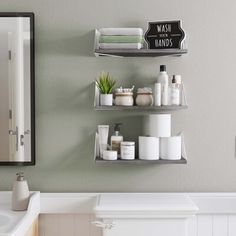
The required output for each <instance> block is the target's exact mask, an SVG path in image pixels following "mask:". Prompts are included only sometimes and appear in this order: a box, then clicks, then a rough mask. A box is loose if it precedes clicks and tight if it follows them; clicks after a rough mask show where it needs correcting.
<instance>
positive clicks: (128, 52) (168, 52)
mask: <svg viewBox="0 0 236 236" xmlns="http://www.w3.org/2000/svg"><path fill="white" fill-rule="evenodd" d="M99 37H100V32H99V30H97V29H95V36H94V55H95V56H97V57H99V56H108V57H162V56H181V55H183V54H186V53H187V52H188V50H187V49H186V48H183V49H172V48H170V49H147V48H142V49H100V48H99Z"/></svg>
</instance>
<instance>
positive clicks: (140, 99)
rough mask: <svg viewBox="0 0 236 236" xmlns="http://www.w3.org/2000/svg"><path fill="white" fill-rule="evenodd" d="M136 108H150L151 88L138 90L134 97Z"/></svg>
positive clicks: (151, 103)
mask: <svg viewBox="0 0 236 236" xmlns="http://www.w3.org/2000/svg"><path fill="white" fill-rule="evenodd" d="M136 105H137V106H152V105H153V95H152V89H151V88H139V89H138V91H137V97H136Z"/></svg>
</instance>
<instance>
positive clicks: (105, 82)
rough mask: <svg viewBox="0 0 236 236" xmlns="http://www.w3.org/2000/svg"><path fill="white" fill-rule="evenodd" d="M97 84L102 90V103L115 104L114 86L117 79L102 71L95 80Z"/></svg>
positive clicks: (103, 104) (105, 104)
mask: <svg viewBox="0 0 236 236" xmlns="http://www.w3.org/2000/svg"><path fill="white" fill-rule="evenodd" d="M95 83H96V86H97V87H98V89H99V91H100V105H101V106H112V104H113V88H114V86H115V84H116V81H115V80H114V79H113V78H112V77H111V76H110V74H109V73H106V72H104V71H103V72H102V73H101V74H100V75H99V77H98V79H97V80H96V81H95Z"/></svg>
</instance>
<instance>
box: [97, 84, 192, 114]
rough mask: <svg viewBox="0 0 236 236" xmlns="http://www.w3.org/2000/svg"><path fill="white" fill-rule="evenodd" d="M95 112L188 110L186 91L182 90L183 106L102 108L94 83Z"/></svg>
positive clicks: (114, 106)
mask: <svg viewBox="0 0 236 236" xmlns="http://www.w3.org/2000/svg"><path fill="white" fill-rule="evenodd" d="M94 87H95V88H94V91H95V94H94V110H96V111H130V112H149V113H165V112H171V111H178V110H184V109H187V108H188V105H187V99H186V96H185V92H184V90H182V101H181V105H167V106H136V105H134V106H116V105H113V106H101V105H100V103H99V96H100V92H99V90H98V88H97V86H96V84H95V83H94Z"/></svg>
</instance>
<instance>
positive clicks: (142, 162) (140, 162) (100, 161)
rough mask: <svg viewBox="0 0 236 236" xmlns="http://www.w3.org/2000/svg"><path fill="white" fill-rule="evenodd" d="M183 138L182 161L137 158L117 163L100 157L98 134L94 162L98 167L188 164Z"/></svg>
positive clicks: (118, 160) (119, 160) (96, 135)
mask: <svg viewBox="0 0 236 236" xmlns="http://www.w3.org/2000/svg"><path fill="white" fill-rule="evenodd" d="M181 136H182V144H181V149H182V154H181V156H182V157H181V159H180V160H164V159H159V160H141V159H139V158H138V156H136V157H135V159H134V160H121V159H117V160H115V161H107V160H104V159H102V158H101V157H100V155H99V141H98V133H96V134H95V140H94V141H95V145H94V161H95V163H96V164H98V165H106V164H122V165H123V164H124V165H126V164H127V165H132V164H133V165H148V164H156V165H162V164H187V154H186V149H185V142H184V136H183V134H181Z"/></svg>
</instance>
